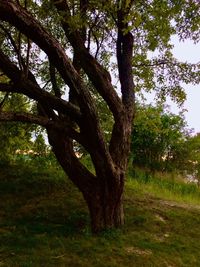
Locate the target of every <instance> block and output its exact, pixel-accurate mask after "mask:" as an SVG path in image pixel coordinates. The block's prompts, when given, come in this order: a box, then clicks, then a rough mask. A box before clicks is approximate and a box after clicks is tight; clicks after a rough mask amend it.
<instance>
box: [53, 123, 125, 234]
mask: <svg viewBox="0 0 200 267" xmlns="http://www.w3.org/2000/svg"><path fill="white" fill-rule="evenodd" d="M48 138H49V142H50V144H51V146H52V148H53V152H54V154H55V156H56V158H57V160H58V162H59V163H60V165H61V166H62V168H63V169H64V171H65V172H66V174H67V175H68V177H69V179H70V180H71V181H72V182H73V183H74V184H75V185H76V186H77V187H78V188H79V190H80V191H81V193H82V194H83V197H84V199H85V201H86V203H87V206H88V209H89V213H90V219H91V228H92V232H93V233H98V232H100V231H102V230H105V229H109V228H112V227H120V226H121V225H123V224H124V212H123V203H122V198H123V189H124V178H125V177H124V171H121V169H120V168H114V169H113V168H111V169H107V170H106V171H105V169H104V168H102V166H103V165H106V166H107V162H105V163H104V161H105V159H104V158H103V157H102V159H101V161H102V162H101V163H100V164H99V162H98V164H95V162H94V165H95V166H96V173H98V175H96V176H95V175H93V174H92V173H91V172H90V171H89V170H88V169H86V168H85V167H84V166H83V165H82V164H81V163H80V162H79V160H78V159H77V158H76V156H75V153H74V150H73V144H72V140H70V139H68V138H66V136H65V135H64V134H63V133H61V132H58V131H55V130H54V129H50V128H49V129H48ZM98 160H99V157H98ZM98 166H99V167H98ZM110 166H112V164H110Z"/></svg>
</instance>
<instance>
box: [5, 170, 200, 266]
mask: <svg viewBox="0 0 200 267" xmlns="http://www.w3.org/2000/svg"><path fill="white" fill-rule="evenodd" d="M146 186H147V185H146ZM143 188H145V186H144V187H143ZM146 189H147V190H146V191H145V192H144V190H140V188H139V186H138V185H136V183H135V182H131V181H127V185H126V192H125V200H124V203H125V214H126V224H125V226H124V227H123V228H122V229H120V230H111V231H106V232H104V233H101V234H100V235H99V236H92V235H91V233H90V230H89V217H88V214H87V209H86V207H85V204H84V201H83V199H82V197H81V195H80V194H79V192H78V191H77V190H76V189H75V188H74V187H73V186H72V185H71V184H70V183H69V182H68V181H67V179H65V178H63V176H62V175H60V173H59V171H55V172H53V173H52V172H51V173H50V172H49V171H48V172H45V171H43V172H41V171H40V172H38V171H36V170H35V171H34V170H32V169H31V168H30V169H29V168H25V169H20V170H19V169H18V168H17V167H15V168H9V169H7V170H6V171H5V169H4V170H1V171H0V266H5V267H28V266H29V267H43V266H45V267H50V266H52V267H57V266H58V267H64V266H66V267H67V266H70V267H73V266H74V267H75V266H76V267H79V266H84V267H97V266H98V267H102V266H105V267H114V266H115V267H123V266H124V267H125V266H126V267H127V266H136V267H143V266H144V267H150V266H152V267H157V266H158V267H162V266H163V267H164V266H165V267H184V266H185V267H189V266H191V267H198V266H200V249H199V248H200V229H199V227H200V209H199V205H198V199H197V198H196V204H195V205H192V204H188V203H182V202H181V201H179V202H177V201H172V200H171V199H172V198H171V197H170V200H169V199H168V198H167V196H166V194H165V198H164V199H162V198H161V197H158V194H153V191H151V192H150V193H148V192H147V191H148V188H147V187H146ZM199 203H200V201H199Z"/></svg>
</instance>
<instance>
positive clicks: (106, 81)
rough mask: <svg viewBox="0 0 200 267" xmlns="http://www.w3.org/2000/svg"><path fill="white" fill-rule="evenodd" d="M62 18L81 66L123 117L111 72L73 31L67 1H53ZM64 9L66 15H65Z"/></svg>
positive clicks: (115, 113) (118, 118) (110, 106)
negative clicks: (112, 82)
mask: <svg viewBox="0 0 200 267" xmlns="http://www.w3.org/2000/svg"><path fill="white" fill-rule="evenodd" d="M53 2H54V4H55V6H56V8H57V10H58V12H59V14H60V15H61V17H62V18H63V19H62V26H63V29H64V31H65V34H66V36H67V38H68V40H69V41H70V43H71V45H72V47H73V48H74V51H75V52H76V53H77V56H78V57H79V60H80V64H81V67H82V68H83V70H84V71H85V73H86V74H87V75H88V77H89V79H90V80H91V81H92V83H93V85H94V87H95V88H96V90H97V91H98V92H99V94H100V95H101V96H102V97H103V99H104V100H105V101H106V103H107V104H108V106H109V108H110V110H111V111H112V113H113V115H114V117H115V119H116V120H120V119H121V111H122V109H123V106H122V103H121V100H120V98H119V96H118V95H117V93H116V91H115V90H114V88H113V86H112V84H111V77H110V74H109V73H108V72H107V71H106V70H105V69H104V68H103V67H102V66H101V65H100V64H99V63H98V61H97V60H96V59H95V58H94V57H93V56H92V55H91V54H90V53H89V51H88V49H87V48H86V47H85V44H84V40H83V39H82V37H81V34H80V32H79V31H78V30H76V31H73V32H72V31H71V29H70V25H69V23H68V21H69V20H70V16H71V14H70V10H69V7H68V5H67V3H66V1H64V0H61V1H56V0H54V1H53ZM63 11H64V12H65V16H63Z"/></svg>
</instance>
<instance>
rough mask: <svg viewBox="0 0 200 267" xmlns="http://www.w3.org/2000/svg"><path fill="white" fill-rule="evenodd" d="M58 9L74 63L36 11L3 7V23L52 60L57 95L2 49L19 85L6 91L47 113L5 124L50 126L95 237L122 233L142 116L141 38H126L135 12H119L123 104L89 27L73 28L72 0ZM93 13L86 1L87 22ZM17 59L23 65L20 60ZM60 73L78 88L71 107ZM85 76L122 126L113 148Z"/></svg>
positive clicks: (1, 57) (0, 58) (1, 65)
mask: <svg viewBox="0 0 200 267" xmlns="http://www.w3.org/2000/svg"><path fill="white" fill-rule="evenodd" d="M122 2H123V1H122ZM52 3H54V5H55V8H56V9H57V12H58V13H59V15H60V20H61V24H62V27H63V30H64V32H65V35H66V38H67V40H68V42H69V43H70V44H71V46H72V48H73V51H74V61H73V63H71V61H70V60H69V58H68V56H67V54H66V52H65V50H64V48H63V47H62V46H61V44H60V43H59V41H58V40H56V39H55V38H54V37H53V36H52V35H51V34H50V33H49V32H48V31H47V30H46V29H44V28H43V26H42V25H41V24H40V23H39V21H37V19H36V18H35V17H34V16H33V15H32V14H31V13H30V12H29V11H27V10H26V9H25V8H23V7H22V6H20V5H19V4H17V3H16V1H7V0H1V1H0V20H2V21H6V22H8V23H9V24H10V25H12V26H14V27H16V28H17V29H18V30H19V31H20V32H22V33H23V34H24V35H25V36H26V37H27V38H29V39H31V40H32V42H34V43H35V44H36V45H38V46H39V47H40V48H41V49H42V50H43V51H44V52H45V54H46V55H47V57H48V59H49V70H48V71H49V76H50V81H51V84H52V92H53V93H49V92H46V91H45V90H43V89H42V88H41V87H40V86H39V84H38V83H37V80H36V78H35V77H34V74H33V73H31V71H28V72H27V66H25V69H26V74H25V73H24V72H23V70H21V69H20V68H18V66H17V65H16V63H15V62H14V61H12V57H11V58H9V57H8V56H7V55H6V54H5V53H4V51H2V50H0V69H1V71H2V72H3V73H4V74H5V75H6V76H7V77H9V79H10V81H11V82H10V84H6V83H5V84H0V91H3V92H11V93H12V92H18V93H21V94H24V95H26V96H28V97H29V98H31V99H34V100H35V101H37V104H38V114H39V115H38V116H37V115H36V114H34V115H32V114H24V113H23V114H20V113H14V114H13V113H10V114H8V113H5V112H2V113H1V114H0V120H5V121H9V120H10V121H11V120H18V121H25V122H30V123H31V122H32V123H37V124H39V125H42V126H43V127H45V128H46V130H47V133H48V138H49V143H50V145H51V146H52V150H53V152H54V154H55V156H56V158H57V159H58V162H59V163H60V165H61V166H62V168H63V169H64V170H65V172H66V173H67V175H68V177H69V178H70V179H71V180H72V181H73V183H74V184H75V185H76V186H77V187H78V188H79V190H80V191H81V192H82V194H83V196H84V199H85V201H86V203H87V205H88V208H89V212H90V216H91V225H92V231H93V232H99V231H101V230H103V229H106V228H111V227H119V226H121V225H123V223H124V213H123V189H124V179H125V171H126V167H127V159H128V153H129V148H130V135H131V127H132V120H133V115H134V84H133V78H132V66H131V57H132V50H133V37H132V34H131V32H127V31H126V34H124V29H126V28H127V25H126V24H124V21H126V19H125V16H126V15H127V14H128V7H127V6H126V5H125V7H123V4H121V5H119V6H118V7H117V8H118V13H117V29H118V36H117V40H116V58H117V61H118V71H119V79H120V83H121V93H122V99H120V97H119V96H118V94H117V93H116V91H115V89H114V87H113V86H112V83H111V78H110V74H109V73H108V72H107V70H105V69H104V68H103V66H102V65H101V64H100V63H99V62H98V61H97V59H96V58H95V57H93V56H92V55H91V54H90V51H89V50H88V49H87V48H86V47H85V40H86V32H87V29H86V28H85V27H86V26H85V25H86V24H84V26H83V27H82V28H80V29H79V30H77V29H76V30H73V29H71V28H70V23H69V21H70V18H71V16H73V15H72V12H71V11H70V8H69V6H68V1H64V0H61V1H52ZM87 9H88V1H86V0H82V1H80V14H81V16H82V19H85V17H86V13H87ZM124 11H125V12H124ZM63 12H65V13H64V14H65V16H63ZM15 50H16V49H15ZM17 56H18V57H19V58H20V55H17ZM25 62H26V61H25ZM56 72H58V73H59V75H60V76H61V77H62V79H63V80H64V82H65V83H66V85H67V86H68V87H69V89H70V98H69V101H66V100H63V99H61V92H60V90H59V87H58V84H57V81H56ZM81 72H84V73H85V75H87V77H88V79H89V80H90V81H91V82H92V84H93V86H94V88H95V90H96V91H97V92H98V93H99V94H100V95H101V96H102V98H103V99H104V101H105V102H106V103H107V105H108V107H109V109H110V111H111V112H112V114H113V117H114V120H115V122H114V126H113V130H112V134H111V140H110V143H109V144H107V143H106V141H105V139H104V133H103V131H102V129H101V126H100V122H99V117H98V112H97V108H96V105H95V99H93V95H92V94H91V92H90V90H89V89H88V86H87V85H86V84H85V82H84V80H83V79H82V76H81ZM74 141H76V142H78V143H79V144H81V145H82V146H83V147H84V148H85V149H86V150H87V152H88V153H89V154H90V156H91V159H92V162H93V164H94V167H95V171H96V174H95V175H94V174H92V173H91V172H90V171H89V170H88V169H87V168H86V167H85V166H84V165H83V164H81V162H80V161H79V159H78V158H77V157H76V155H75V152H74Z"/></svg>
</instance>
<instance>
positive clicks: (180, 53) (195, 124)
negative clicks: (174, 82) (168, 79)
mask: <svg viewBox="0 0 200 267" xmlns="http://www.w3.org/2000/svg"><path fill="white" fill-rule="evenodd" d="M173 43H174V44H175V46H174V49H173V52H174V55H175V57H177V58H178V59H179V60H181V61H187V62H190V63H197V62H200V45H199V44H197V45H194V44H193V42H191V41H185V42H181V43H180V42H179V41H178V38H176V37H174V38H173ZM184 88H185V91H186V94H187V100H186V102H185V104H184V108H185V109H187V112H185V118H186V121H187V123H188V126H189V128H194V131H195V132H196V133H197V132H200V85H196V86H193V85H184ZM172 111H173V106H172Z"/></svg>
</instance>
